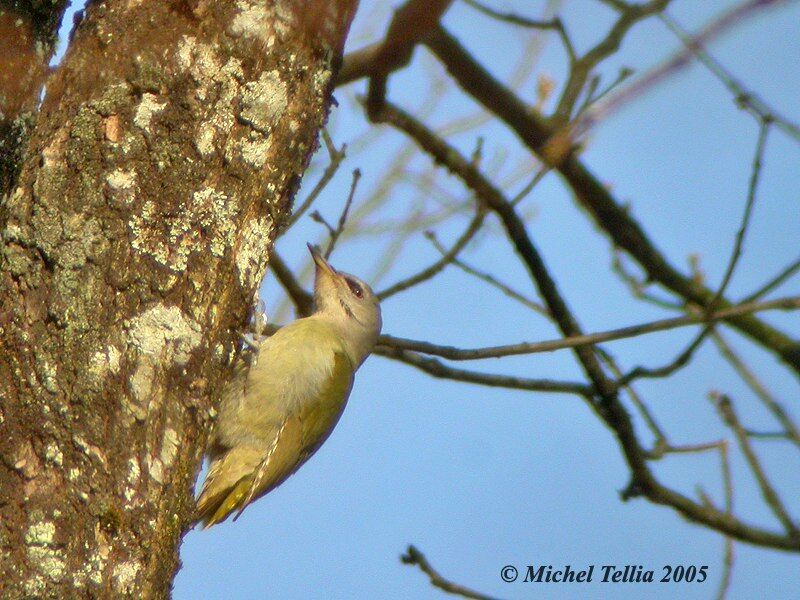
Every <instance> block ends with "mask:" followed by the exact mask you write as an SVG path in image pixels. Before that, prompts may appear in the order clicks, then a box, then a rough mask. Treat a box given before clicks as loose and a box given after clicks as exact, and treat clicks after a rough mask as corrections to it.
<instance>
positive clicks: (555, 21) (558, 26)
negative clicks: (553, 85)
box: [464, 0, 577, 64]
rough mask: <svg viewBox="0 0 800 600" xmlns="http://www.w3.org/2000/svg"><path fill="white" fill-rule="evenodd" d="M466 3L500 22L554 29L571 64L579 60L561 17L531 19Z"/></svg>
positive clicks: (478, 4) (473, 1) (476, 3)
mask: <svg viewBox="0 0 800 600" xmlns="http://www.w3.org/2000/svg"><path fill="white" fill-rule="evenodd" d="M464 3H465V4H468V5H469V6H471V7H472V8H474V9H475V10H477V11H479V12H482V13H483V14H485V15H488V16H490V17H492V18H493V19H497V20H498V21H503V22H505V23H511V24H512V25H519V26H521V27H530V28H532V29H552V30H553V31H555V32H556V33H558V37H559V38H560V39H561V44H562V45H563V46H564V50H565V51H566V53H567V58H568V59H569V62H570V64H573V63H574V62H575V60H576V59H577V54H576V53H575V46H574V45H573V44H572V40H571V39H570V38H569V35H568V34H567V30H566V28H565V27H564V23H563V21H562V20H561V19H560V18H559V17H553V18H552V19H548V20H542V19H530V18H528V17H523V16H521V15H518V14H516V13H511V12H500V11H497V10H495V9H493V8H491V7H489V6H485V5H484V4H481V3H480V2H477V1H476V0H464Z"/></svg>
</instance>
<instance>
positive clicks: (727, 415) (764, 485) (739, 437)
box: [710, 393, 800, 541]
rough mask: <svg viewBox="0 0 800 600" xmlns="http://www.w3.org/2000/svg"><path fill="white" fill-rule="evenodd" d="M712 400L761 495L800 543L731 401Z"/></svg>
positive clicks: (716, 397)
mask: <svg viewBox="0 0 800 600" xmlns="http://www.w3.org/2000/svg"><path fill="white" fill-rule="evenodd" d="M710 398H711V400H713V401H714V403H715V404H716V406H717V409H718V410H719V412H720V415H721V416H722V419H723V420H724V421H725V423H726V425H728V427H730V428H731V431H733V433H734V435H735V436H736V441H737V442H738V443H739V449H740V450H741V451H742V454H744V456H745V458H746V459H747V464H748V465H749V466H750V470H751V471H752V473H753V476H754V477H755V478H756V481H757V482H758V486H759V488H761V494H762V496H763V497H764V501H765V502H766V503H767V505H768V506H769V507H770V509H771V510H772V512H773V513H774V514H775V516H776V517H777V518H778V520H779V521H780V522H781V523H782V524H783V526H784V528H785V529H786V532H787V533H788V534H789V536H790V537H791V538H794V539H796V540H799V541H800V530H799V529H798V527H797V524H796V523H795V522H794V521H793V520H792V518H791V516H789V513H788V512H787V511H786V507H785V506H784V505H783V502H781V499H780V496H778V493H777V492H776V491H775V489H774V488H773V487H772V484H771V483H770V482H769V479H768V478H767V475H766V473H765V472H764V469H763V467H762V466H761V462H760V461H759V459H758V457H757V456H756V454H755V452H754V451H753V448H752V447H751V446H750V440H749V439H748V437H747V433H746V432H745V430H744V427H742V424H741V422H740V421H739V417H738V416H737V414H736V411H735V410H734V408H733V403H732V402H731V399H730V398H729V397H728V396H727V395H725V394H715V393H712V394H710Z"/></svg>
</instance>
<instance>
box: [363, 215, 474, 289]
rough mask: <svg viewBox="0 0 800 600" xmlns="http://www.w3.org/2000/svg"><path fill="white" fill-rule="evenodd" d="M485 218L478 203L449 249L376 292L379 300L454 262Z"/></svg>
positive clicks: (425, 278)
mask: <svg viewBox="0 0 800 600" xmlns="http://www.w3.org/2000/svg"><path fill="white" fill-rule="evenodd" d="M485 218H486V211H485V210H484V209H483V208H482V207H481V206H480V205H479V206H478V208H477V210H476V211H475V216H474V217H473V218H472V220H471V221H470V223H469V225H468V226H467V228H466V229H465V230H464V233H462V234H461V235H460V236H459V237H458V239H457V240H456V242H455V244H453V246H452V247H451V248H450V250H446V251H444V252H443V253H442V258H441V259H439V260H437V261H436V262H435V263H433V264H432V265H430V266H429V267H427V268H425V269H423V270H422V271H420V272H418V273H416V274H414V275H412V276H410V277H408V278H406V279H403V280H401V281H398V282H397V283H395V284H393V285H391V286H389V287H388V288H386V289H385V290H383V291H382V292H379V293H378V294H377V296H378V298H379V299H380V300H385V299H386V298H390V297H391V296H394V295H395V294H397V293H399V292H402V291H405V290H407V289H409V288H411V287H413V286H415V285H418V284H420V283H422V282H424V281H428V280H429V279H431V278H432V277H434V276H436V275H437V274H438V273H440V272H441V271H442V269H444V268H445V267H447V265H448V264H450V263H454V261H455V259H456V257H457V256H458V254H459V253H460V252H461V251H462V250H463V249H464V248H465V247H466V245H467V244H468V243H469V242H470V240H472V238H473V237H475V234H476V233H477V232H478V230H479V229H480V228H481V225H483V221H484V219H485Z"/></svg>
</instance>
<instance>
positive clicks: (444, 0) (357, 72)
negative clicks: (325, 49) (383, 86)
mask: <svg viewBox="0 0 800 600" xmlns="http://www.w3.org/2000/svg"><path fill="white" fill-rule="evenodd" d="M452 2H453V0H407V1H406V2H405V4H403V5H402V6H401V7H400V8H398V9H397V10H396V11H395V13H394V18H393V19H392V22H391V23H390V24H389V29H388V30H387V32H386V37H385V38H384V39H383V41H382V42H378V43H377V44H372V45H370V46H367V47H366V48H362V49H360V50H356V51H354V52H351V53H349V54H348V55H347V56H345V57H344V59H343V61H342V68H341V69H339V74H338V75H337V78H336V85H337V86H339V85H344V84H346V83H349V82H351V81H355V80H356V79H361V78H362V77H370V78H375V77H378V78H380V79H382V80H383V81H384V82H385V78H386V76H387V75H388V74H389V73H390V72H391V71H394V70H396V69H398V68H400V67H402V66H405V65H407V64H408V61H409V60H410V59H411V54H412V53H413V51H414V47H415V46H416V45H417V44H418V43H419V41H420V40H421V39H422V38H423V37H424V36H425V35H426V34H427V33H428V32H429V31H430V30H431V29H432V28H434V27H436V25H437V24H438V22H439V19H440V18H441V17H442V15H443V14H444V13H445V12H446V11H447V9H448V8H450V5H451V4H452Z"/></svg>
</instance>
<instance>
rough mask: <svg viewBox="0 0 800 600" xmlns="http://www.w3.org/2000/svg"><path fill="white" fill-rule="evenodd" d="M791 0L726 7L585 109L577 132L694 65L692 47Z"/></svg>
mask: <svg viewBox="0 0 800 600" xmlns="http://www.w3.org/2000/svg"><path fill="white" fill-rule="evenodd" d="M791 1H794V0H747V1H745V2H742V3H741V4H738V5H736V6H733V7H732V8H730V9H728V10H725V11H723V12H722V13H720V15H719V16H718V17H716V18H715V19H713V20H712V21H711V22H710V23H708V24H707V25H706V26H705V27H703V29H702V30H700V31H699V32H698V33H697V34H695V35H693V36H692V37H691V38H690V39H689V40H688V41H687V42H685V43H684V48H683V49H682V50H680V51H679V52H676V53H675V54H673V55H672V56H670V57H669V58H667V59H666V60H665V61H664V62H662V63H661V64H659V65H657V66H655V67H653V68H652V69H650V70H649V71H646V72H645V73H644V74H642V75H640V76H639V77H637V79H636V80H635V81H633V82H632V83H631V84H629V85H627V86H626V87H624V88H622V89H621V90H619V91H618V92H616V93H615V94H613V95H612V96H611V97H609V98H608V99H607V100H605V101H604V102H602V103H601V104H599V105H597V104H596V105H595V106H593V107H592V109H591V110H590V111H588V112H586V113H584V115H583V116H582V117H581V119H580V120H579V122H578V124H577V125H576V127H575V132H576V135H577V136H581V135H583V134H585V133H586V132H587V131H588V130H589V129H591V128H592V127H593V126H594V125H595V124H597V123H599V122H600V121H601V120H603V119H605V118H607V117H608V116H609V115H611V114H613V113H614V112H616V111H617V110H619V109H620V108H621V107H623V106H626V105H627V104H629V103H630V102H631V101H632V100H634V99H636V98H638V97H640V96H642V95H643V94H644V93H646V92H647V91H649V90H651V89H652V88H654V87H655V86H656V85H658V84H659V83H661V82H663V81H664V80H666V79H667V78H668V77H669V76H671V75H674V74H675V73H677V72H678V71H680V70H682V69H685V68H686V67H688V66H689V65H691V64H692V61H691V58H692V57H693V56H694V53H693V51H692V48H700V47H703V46H707V45H708V44H709V43H711V42H712V41H713V40H714V39H716V38H718V37H719V36H721V35H723V34H725V33H727V32H728V31H730V30H731V29H732V28H733V27H735V26H737V25H741V24H742V23H744V22H745V19H746V18H748V17H752V16H756V15H759V14H761V13H762V12H763V11H764V10H765V9H767V8H775V7H780V6H783V5H785V4H788V3H789V2H791Z"/></svg>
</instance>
